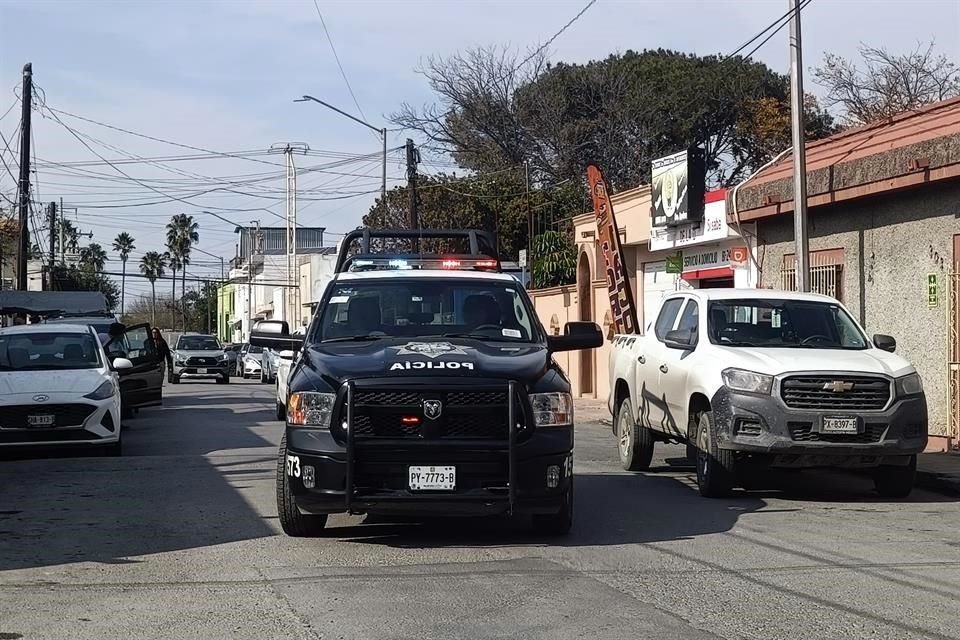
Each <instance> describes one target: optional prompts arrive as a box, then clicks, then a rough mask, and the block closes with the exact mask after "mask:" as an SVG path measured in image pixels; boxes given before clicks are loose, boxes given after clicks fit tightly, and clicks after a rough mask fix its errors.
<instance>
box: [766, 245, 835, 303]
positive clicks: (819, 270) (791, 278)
mask: <svg viewBox="0 0 960 640" xmlns="http://www.w3.org/2000/svg"><path fill="white" fill-rule="evenodd" d="M843 267H844V253H843V249H826V250H823V251H811V252H810V292H811V293H819V294H822V295H825V296H830V297H831V298H836V299H837V300H839V301H840V302H843ZM780 288H781V289H783V290H784V291H796V290H797V258H796V256H795V255H793V254H790V255H786V256H784V257H783V270H782V271H781V272H780Z"/></svg>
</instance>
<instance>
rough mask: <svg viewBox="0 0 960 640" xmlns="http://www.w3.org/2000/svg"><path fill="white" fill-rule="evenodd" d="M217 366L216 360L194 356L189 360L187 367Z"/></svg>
mask: <svg viewBox="0 0 960 640" xmlns="http://www.w3.org/2000/svg"><path fill="white" fill-rule="evenodd" d="M215 364H217V359H216V358H202V357H199V356H193V357H192V358H187V365H189V366H191V367H198V366H199V367H202V366H204V365H207V366H212V365H215Z"/></svg>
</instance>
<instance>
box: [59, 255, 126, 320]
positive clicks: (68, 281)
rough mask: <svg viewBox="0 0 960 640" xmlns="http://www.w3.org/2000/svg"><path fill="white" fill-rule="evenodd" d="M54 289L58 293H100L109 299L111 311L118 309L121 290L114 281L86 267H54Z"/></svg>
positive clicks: (108, 304)
mask: <svg viewBox="0 0 960 640" xmlns="http://www.w3.org/2000/svg"><path fill="white" fill-rule="evenodd" d="M51 275H52V278H51V279H52V282H53V287H54V289H55V290H57V291H99V292H100V293H102V294H103V295H104V297H105V298H106V299H107V306H108V307H109V308H110V309H116V308H117V302H119V300H120V288H119V287H118V286H117V283H116V282H114V281H113V280H112V279H110V278H108V277H106V276H105V275H103V274H102V273H99V272H97V271H95V270H93V269H92V268H89V267H88V266H85V265H79V266H77V265H69V266H67V265H63V264H58V265H54V266H53V269H52V270H51Z"/></svg>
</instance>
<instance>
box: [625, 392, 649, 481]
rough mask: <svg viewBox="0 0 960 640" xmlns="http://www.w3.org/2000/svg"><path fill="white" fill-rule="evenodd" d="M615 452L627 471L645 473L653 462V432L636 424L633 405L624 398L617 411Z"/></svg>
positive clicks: (628, 399)
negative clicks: (618, 454)
mask: <svg viewBox="0 0 960 640" xmlns="http://www.w3.org/2000/svg"><path fill="white" fill-rule="evenodd" d="M617 438H618V442H617V450H618V452H619V453H620V465H621V466H622V467H623V468H624V469H626V470H627V471H646V470H647V469H649V468H650V463H651V462H652V461H653V445H654V441H653V432H651V431H650V429H647V428H646V427H643V426H640V425H639V424H637V421H636V420H635V419H634V417H633V403H631V402H630V398H624V399H623V400H622V401H621V402H620V407H619V408H618V409H617Z"/></svg>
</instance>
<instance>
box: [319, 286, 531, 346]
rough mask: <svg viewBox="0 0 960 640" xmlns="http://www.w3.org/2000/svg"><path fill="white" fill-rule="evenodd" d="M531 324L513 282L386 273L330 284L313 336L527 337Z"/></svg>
mask: <svg viewBox="0 0 960 640" xmlns="http://www.w3.org/2000/svg"><path fill="white" fill-rule="evenodd" d="M535 327H536V325H535V324H534V320H533V319H532V312H531V311H530V305H529V303H528V302H527V300H526V298H525V297H524V296H523V295H522V293H521V292H520V291H519V290H518V288H517V286H516V284H515V283H513V282H507V281H494V280H490V281H486V282H484V281H477V280H466V279H464V280H454V279H441V278H422V279H416V280H414V279H411V280H400V279H397V278H390V279H383V280H367V281H359V282H358V281H353V282H349V281H348V282H342V283H338V284H336V285H334V288H333V291H331V293H330V298H329V300H328V301H327V304H325V305H324V306H323V310H322V312H321V316H320V319H319V322H317V323H315V325H314V329H313V332H312V336H311V341H312V342H324V341H326V342H330V341H346V340H364V339H376V338H382V337H403V338H414V337H443V336H446V337H470V338H475V339H478V340H497V341H508V342H530V341H532V340H534V339H535V337H536V335H537V332H536V328H535Z"/></svg>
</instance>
